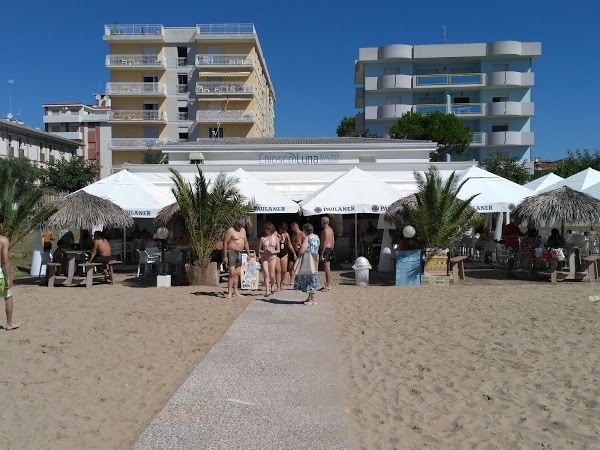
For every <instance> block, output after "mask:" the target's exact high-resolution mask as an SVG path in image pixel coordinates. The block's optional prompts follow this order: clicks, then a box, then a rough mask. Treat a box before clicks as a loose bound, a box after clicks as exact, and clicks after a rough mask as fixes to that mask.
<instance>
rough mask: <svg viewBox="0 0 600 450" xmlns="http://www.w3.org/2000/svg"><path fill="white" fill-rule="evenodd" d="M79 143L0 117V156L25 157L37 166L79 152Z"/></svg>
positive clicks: (44, 165) (67, 157) (42, 165)
mask: <svg viewBox="0 0 600 450" xmlns="http://www.w3.org/2000/svg"><path fill="white" fill-rule="evenodd" d="M80 146H81V144H80V143H79V142H75V141H72V140H70V139H67V138H64V137H61V136H57V135H55V134H52V133H47V132H45V131H42V130H40V129H38V128H32V127H28V126H27V125H25V124H24V123H23V122H20V121H15V120H8V119H0V158H27V159H29V160H30V161H32V162H34V163H36V165H37V166H38V167H46V165H47V164H48V163H49V162H51V161H53V160H54V159H56V158H65V159H67V160H69V159H71V157H73V156H77V155H78V154H80V153H81V149H80Z"/></svg>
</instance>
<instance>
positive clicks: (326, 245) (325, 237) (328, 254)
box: [319, 216, 335, 291]
mask: <svg viewBox="0 0 600 450" xmlns="http://www.w3.org/2000/svg"><path fill="white" fill-rule="evenodd" d="M321 228H322V229H323V231H321V249H320V251H319V253H320V255H321V258H320V259H321V261H323V266H324V267H325V286H323V288H321V290H322V291H330V290H331V261H332V260H333V247H334V245H335V238H334V236H333V229H332V228H331V227H330V226H329V217H327V216H324V217H321Z"/></svg>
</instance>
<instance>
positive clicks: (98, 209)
mask: <svg viewBox="0 0 600 450" xmlns="http://www.w3.org/2000/svg"><path fill="white" fill-rule="evenodd" d="M55 205H56V207H57V208H58V210H57V211H56V212H55V213H54V214H52V215H51V216H50V217H49V218H48V220H47V221H46V222H45V224H44V226H45V227H47V228H73V227H78V228H83V229H88V230H89V229H92V228H94V227H97V226H99V227H115V228H126V227H130V226H132V225H133V219H132V218H131V216H130V215H129V214H127V213H126V212H125V211H123V209H121V208H120V207H119V206H117V205H115V204H114V203H113V202H111V201H110V200H106V199H103V198H100V197H96V196H95V195H92V194H88V193H87V192H85V191H78V192H75V193H73V194H71V195H68V196H67V197H65V198H64V199H62V200H59V201H58V202H57V203H56V204H55Z"/></svg>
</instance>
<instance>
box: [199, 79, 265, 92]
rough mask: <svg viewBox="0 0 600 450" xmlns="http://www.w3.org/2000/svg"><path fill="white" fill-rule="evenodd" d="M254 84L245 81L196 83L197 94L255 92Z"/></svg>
mask: <svg viewBox="0 0 600 450" xmlns="http://www.w3.org/2000/svg"><path fill="white" fill-rule="evenodd" d="M253 93H254V87H253V86H244V83H235V82H229V83H227V82H226V83H200V82H199V83H196V94H253Z"/></svg>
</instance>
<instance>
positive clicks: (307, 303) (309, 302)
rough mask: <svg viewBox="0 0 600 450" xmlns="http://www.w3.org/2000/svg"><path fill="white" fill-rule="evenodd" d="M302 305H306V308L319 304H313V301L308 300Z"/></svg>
mask: <svg viewBox="0 0 600 450" xmlns="http://www.w3.org/2000/svg"><path fill="white" fill-rule="evenodd" d="M302 304H303V305H306V306H313V305H316V304H317V302H313V301H312V300H306V301H305V302H303V303H302Z"/></svg>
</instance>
